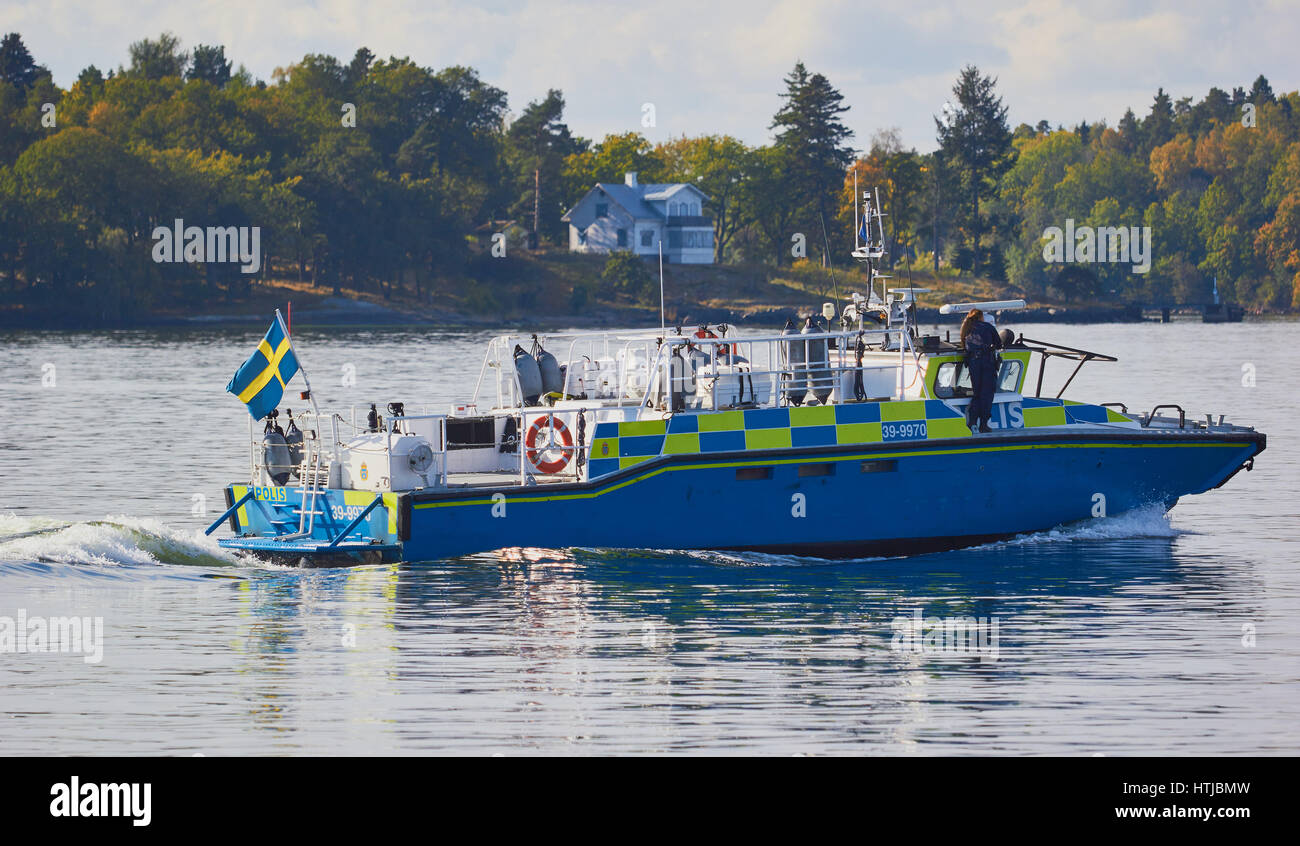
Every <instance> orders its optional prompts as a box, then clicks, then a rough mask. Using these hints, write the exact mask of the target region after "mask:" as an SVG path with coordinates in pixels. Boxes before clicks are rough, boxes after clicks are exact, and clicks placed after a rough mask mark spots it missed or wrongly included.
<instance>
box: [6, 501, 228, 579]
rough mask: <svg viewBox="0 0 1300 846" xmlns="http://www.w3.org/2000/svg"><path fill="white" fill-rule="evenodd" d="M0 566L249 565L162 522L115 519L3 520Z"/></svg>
mask: <svg viewBox="0 0 1300 846" xmlns="http://www.w3.org/2000/svg"><path fill="white" fill-rule="evenodd" d="M0 562H9V563H20V564H31V563H42V564H72V565H87V564H89V565H98V566H132V565H137V566H138V565H154V564H174V565H183V566H191V567H231V566H237V565H241V564H244V563H245V562H244V561H243V560H242V559H240V558H239V557H238V556H236V555H235V554H233V553H231V552H228V551H226V550H224V549H222V548H221V547H219V546H217V542H216V541H215V540H213V539H210V538H207V537H205V536H204V535H202V534H200V533H199V532H196V531H181V530H177V529H172V528H169V527H168V526H166V525H164V524H163V523H162V522H161V521H159V520H154V519H145V518H138V517H126V516H120V515H119V516H111V517H106V518H104V519H103V520H89V521H85V522H76V523H68V522H65V521H59V520H50V519H47V518H42V517H17V516H14V515H12V514H9V515H0Z"/></svg>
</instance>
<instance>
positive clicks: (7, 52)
mask: <svg viewBox="0 0 1300 846" xmlns="http://www.w3.org/2000/svg"><path fill="white" fill-rule="evenodd" d="M44 73H48V71H46V70H45V68H43V67H41V66H40V65H38V64H36V62H35V61H33V60H32V54H31V53H29V52H27V45H25V44H23V39H22V36H20V35H19V34H18V33H16V32H11V33H9V34H8V35H6V36H5V37H4V40H3V41H0V80H4V81H5V82H8V83H10V84H12V85H14V86H16V87H18V88H22V89H27V88H31V87H32V86H33V85H34V84H35V83H36V80H37V79H39V78H40V76H41V74H44Z"/></svg>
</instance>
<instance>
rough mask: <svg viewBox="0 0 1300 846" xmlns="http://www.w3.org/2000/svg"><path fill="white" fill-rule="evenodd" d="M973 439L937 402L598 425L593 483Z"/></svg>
mask: <svg viewBox="0 0 1300 846" xmlns="http://www.w3.org/2000/svg"><path fill="white" fill-rule="evenodd" d="M1021 403H1022V406H1021V407H1022V409H1023V411H1024V425H1025V428H1034V427H1039V426H1066V425H1070V424H1072V423H1121V422H1130V421H1129V418H1127V417H1124V416H1123V415H1121V414H1118V413H1116V412H1114V411H1111V410H1110V409H1107V408H1103V407H1101V406H1097V405H1087V404H1084V403H1077V402H1071V401H1069V400H1064V401H1063V400H1059V399H1035V398H1031V397H1025V398H1024V399H1023V400H1022V401H1021ZM970 433H971V431H970V428H969V427H968V426H967V425H966V418H965V417H964V416H963V415H962V413H961V412H959V411H956V410H954V409H952V408H949V407H948V406H947V405H946V404H945V403H944V402H942V401H941V400H933V399H930V400H905V401H902V402H898V401H890V402H870V403H850V404H845V405H822V406H802V407H797V408H796V407H792V408H756V409H749V410H743V409H737V410H735V411H717V412H712V413H703V414H677V415H674V416H672V417H670V418H667V419H659V420H630V421H624V422H621V423H619V422H609V423H598V424H597V425H596V427H595V430H594V432H593V433H592V442H591V463H590V478H593V479H594V478H596V477H598V476H604V475H606V474H608V473H613V472H614V471H616V470H621V469H623V468H625V467H633V466H635V465H637V464H640V463H642V462H644V461H648V460H650V459H651V458H656V457H658V456H660V455H694V454H707V453H714V452H740V451H743V450H761V449H789V448H797V447H819V446H845V445H854V444H872V443H882V442H890V441H900V440H933V439H935V438H960V437H967V436H969V435H970Z"/></svg>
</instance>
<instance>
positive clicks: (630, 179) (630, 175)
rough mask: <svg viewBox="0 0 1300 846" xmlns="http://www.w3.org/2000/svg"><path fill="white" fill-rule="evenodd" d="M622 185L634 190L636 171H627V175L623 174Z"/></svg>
mask: <svg viewBox="0 0 1300 846" xmlns="http://www.w3.org/2000/svg"><path fill="white" fill-rule="evenodd" d="M623 184H625V185H627V187H629V188H635V187H636V171H635V170H629V171H628V172H627V173H625V174H623Z"/></svg>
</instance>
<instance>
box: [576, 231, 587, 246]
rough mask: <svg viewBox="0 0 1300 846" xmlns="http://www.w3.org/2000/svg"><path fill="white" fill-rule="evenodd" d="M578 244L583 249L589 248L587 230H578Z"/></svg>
mask: <svg viewBox="0 0 1300 846" xmlns="http://www.w3.org/2000/svg"><path fill="white" fill-rule="evenodd" d="M578 244H579V245H581V246H583V247H585V246H587V230H585V229H579V230H578Z"/></svg>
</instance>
